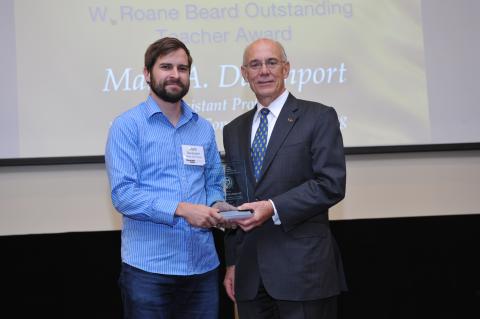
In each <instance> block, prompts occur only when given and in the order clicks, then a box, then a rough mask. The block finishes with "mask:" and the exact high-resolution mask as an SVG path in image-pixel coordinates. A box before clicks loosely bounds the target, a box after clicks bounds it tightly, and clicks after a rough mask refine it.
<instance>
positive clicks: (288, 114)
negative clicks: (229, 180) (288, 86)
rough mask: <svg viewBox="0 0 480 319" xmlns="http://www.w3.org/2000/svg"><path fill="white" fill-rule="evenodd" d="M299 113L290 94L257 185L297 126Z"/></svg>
mask: <svg viewBox="0 0 480 319" xmlns="http://www.w3.org/2000/svg"><path fill="white" fill-rule="evenodd" d="M297 111H298V106H297V99H296V98H295V97H294V96H293V95H292V94H289V96H288V98H287V101H285V105H284V106H283V107H282V111H281V112H280V114H279V116H278V119H277V121H276V123H275V127H274V128H273V131H272V135H271V136H270V140H269V142H268V146H267V152H266V154H265V158H264V160H263V164H262V173H261V176H260V179H259V180H258V182H257V184H258V183H260V182H261V181H262V179H263V176H264V174H265V172H266V171H267V170H268V167H269V166H270V164H271V163H272V160H273V159H274V157H275V155H276V154H277V152H278V150H279V149H280V147H281V146H282V144H283V141H284V140H285V138H286V137H287V136H288V133H289V132H290V130H291V129H292V128H293V126H294V125H295V122H296V121H297V118H298V116H299V114H298V113H299V112H297ZM250 162H251V161H250ZM250 165H251V164H250ZM250 171H251V166H250ZM252 176H253V174H252Z"/></svg>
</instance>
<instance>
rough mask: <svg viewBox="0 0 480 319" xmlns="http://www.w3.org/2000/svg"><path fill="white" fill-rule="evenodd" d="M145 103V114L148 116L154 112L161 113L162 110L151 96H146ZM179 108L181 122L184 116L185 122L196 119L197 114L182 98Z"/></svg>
mask: <svg viewBox="0 0 480 319" xmlns="http://www.w3.org/2000/svg"><path fill="white" fill-rule="evenodd" d="M145 104H146V106H147V108H146V111H147V116H148V117H149V118H150V117H152V116H153V115H154V114H157V113H161V114H163V113H162V110H161V109H160V106H158V104H157V102H155V100H154V99H153V98H152V96H150V95H149V96H148V97H147V100H146V101H145ZM181 108H182V115H181V116H180V122H182V119H183V118H184V119H185V121H186V122H188V121H190V120H191V119H193V120H194V121H197V120H198V114H197V113H196V112H194V111H193V110H192V108H191V107H190V106H188V104H187V103H186V102H185V101H184V100H182V101H181Z"/></svg>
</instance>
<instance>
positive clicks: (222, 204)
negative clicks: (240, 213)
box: [212, 202, 237, 212]
mask: <svg viewBox="0 0 480 319" xmlns="http://www.w3.org/2000/svg"><path fill="white" fill-rule="evenodd" d="M212 207H213V208H216V209H218V210H219V211H221V212H226V211H229V210H237V207H235V206H233V205H230V204H229V203H227V202H216V203H215V204H213V206H212Z"/></svg>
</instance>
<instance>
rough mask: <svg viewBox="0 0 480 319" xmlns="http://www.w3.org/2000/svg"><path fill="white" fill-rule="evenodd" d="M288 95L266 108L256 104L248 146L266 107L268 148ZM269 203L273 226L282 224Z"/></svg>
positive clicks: (285, 94) (283, 94) (286, 92)
mask: <svg viewBox="0 0 480 319" xmlns="http://www.w3.org/2000/svg"><path fill="white" fill-rule="evenodd" d="M288 94H289V93H288V91H287V90H285V91H283V93H282V94H280V95H279V96H278V97H277V98H276V99H275V100H273V101H272V103H270V105H268V106H263V105H262V104H260V103H259V102H257V111H256V112H255V115H254V116H253V122H252V134H250V135H251V137H250V145H252V144H253V139H254V138H255V133H256V132H257V129H258V126H259V125H260V111H261V110H262V108H265V107H266V108H268V110H269V111H270V112H269V113H268V115H267V120H268V133H267V134H268V135H267V146H268V142H269V141H270V136H272V132H273V128H274V127H275V123H276V122H277V119H278V116H279V115H280V112H281V111H282V108H283V105H284V104H285V101H287V98H288ZM269 201H270V203H272V206H273V216H272V219H273V223H274V224H275V225H280V224H281V223H282V222H281V221H280V217H279V216H278V213H277V209H276V207H275V203H274V202H273V201H272V200H271V199H269Z"/></svg>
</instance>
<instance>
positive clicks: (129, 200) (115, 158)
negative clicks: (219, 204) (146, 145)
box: [105, 118, 178, 225]
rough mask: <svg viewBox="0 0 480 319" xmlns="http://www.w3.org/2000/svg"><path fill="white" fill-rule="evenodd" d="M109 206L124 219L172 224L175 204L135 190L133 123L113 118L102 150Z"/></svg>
mask: <svg viewBox="0 0 480 319" xmlns="http://www.w3.org/2000/svg"><path fill="white" fill-rule="evenodd" d="M105 164H106V168H107V173H108V177H109V181H110V188H111V197H112V203H113V206H115V208H116V209H117V211H118V212H120V213H121V214H123V215H124V216H127V217H130V218H133V219H137V220H144V221H147V220H148V221H152V222H154V223H163V224H168V225H172V224H173V220H174V214H175V210H176V208H177V206H178V201H176V200H172V199H171V198H162V197H161V194H155V195H153V194H150V193H148V192H146V191H144V190H142V189H141V188H140V187H139V184H140V183H139V175H140V171H141V170H140V147H139V144H138V128H137V125H136V124H135V121H134V120H131V119H125V118H117V119H116V120H115V121H114V122H113V124H112V127H111V128H110V131H109V136H108V140H107V146H106V150H105Z"/></svg>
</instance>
